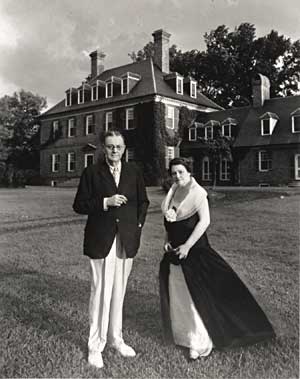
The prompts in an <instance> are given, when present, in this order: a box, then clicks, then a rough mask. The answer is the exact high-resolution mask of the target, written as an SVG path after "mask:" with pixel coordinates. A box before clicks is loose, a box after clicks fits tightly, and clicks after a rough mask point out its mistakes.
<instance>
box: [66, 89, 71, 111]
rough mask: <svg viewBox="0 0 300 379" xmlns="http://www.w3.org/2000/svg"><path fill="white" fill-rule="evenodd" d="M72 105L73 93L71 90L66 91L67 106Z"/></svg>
mask: <svg viewBox="0 0 300 379" xmlns="http://www.w3.org/2000/svg"><path fill="white" fill-rule="evenodd" d="M68 98H69V101H68ZM71 105H72V94H71V91H68V92H66V98H65V106H66V107H70V106H71Z"/></svg>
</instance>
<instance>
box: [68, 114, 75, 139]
mask: <svg viewBox="0 0 300 379" xmlns="http://www.w3.org/2000/svg"><path fill="white" fill-rule="evenodd" d="M75 135H76V129H75V119H74V118H70V119H69V120H68V137H74V136H75Z"/></svg>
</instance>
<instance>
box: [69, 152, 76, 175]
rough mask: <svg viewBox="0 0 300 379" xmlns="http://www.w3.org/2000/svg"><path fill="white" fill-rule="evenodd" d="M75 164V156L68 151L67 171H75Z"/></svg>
mask: <svg viewBox="0 0 300 379" xmlns="http://www.w3.org/2000/svg"><path fill="white" fill-rule="evenodd" d="M75 166H76V156H75V153H68V156H67V171H68V172H73V171H75Z"/></svg>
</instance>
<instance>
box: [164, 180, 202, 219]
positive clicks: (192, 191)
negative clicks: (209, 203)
mask: <svg viewBox="0 0 300 379" xmlns="http://www.w3.org/2000/svg"><path fill="white" fill-rule="evenodd" d="M188 185H189V186H190V187H189V190H188V193H187V195H186V197H185V198H184V199H183V201H182V202H181V203H180V204H179V206H178V208H177V209H176V210H174V209H173V208H172V209H170V203H171V201H172V198H173V196H174V194H175V192H176V189H177V187H178V184H176V183H174V184H173V185H172V187H171V188H170V190H169V192H168V193H167V196H166V197H165V198H164V200H163V202H162V205H161V209H162V212H163V215H164V216H165V217H166V219H167V220H168V221H171V222H172V221H181V220H185V219H187V218H189V217H191V216H192V215H194V214H195V213H196V212H198V211H199V210H200V208H201V204H202V202H203V200H206V197H207V192H206V191H205V189H204V188H203V187H201V186H200V185H199V184H198V183H197V182H196V180H195V179H194V178H193V177H191V183H190V184H188Z"/></svg>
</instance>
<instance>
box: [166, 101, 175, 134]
mask: <svg viewBox="0 0 300 379" xmlns="http://www.w3.org/2000/svg"><path fill="white" fill-rule="evenodd" d="M174 115H175V110H174V107H171V106H169V105H167V118H166V127H167V128H168V129H174V124H175V117H174Z"/></svg>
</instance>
